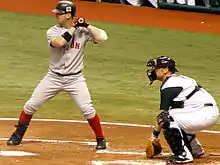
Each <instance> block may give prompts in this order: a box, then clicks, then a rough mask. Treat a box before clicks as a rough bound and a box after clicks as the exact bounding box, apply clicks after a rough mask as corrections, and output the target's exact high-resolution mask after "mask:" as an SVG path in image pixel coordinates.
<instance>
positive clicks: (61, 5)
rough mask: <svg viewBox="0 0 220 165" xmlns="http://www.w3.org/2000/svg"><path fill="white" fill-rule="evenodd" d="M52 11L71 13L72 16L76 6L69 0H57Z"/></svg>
mask: <svg viewBox="0 0 220 165" xmlns="http://www.w3.org/2000/svg"><path fill="white" fill-rule="evenodd" d="M52 12H54V13H56V14H66V13H71V15H72V17H74V16H75V13H76V6H75V5H74V4H73V2H70V1H59V2H58V3H57V6H56V9H53V10H52Z"/></svg>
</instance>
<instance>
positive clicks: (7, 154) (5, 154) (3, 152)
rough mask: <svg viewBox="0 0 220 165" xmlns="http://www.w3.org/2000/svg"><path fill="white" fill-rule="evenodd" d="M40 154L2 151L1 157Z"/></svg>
mask: <svg viewBox="0 0 220 165" xmlns="http://www.w3.org/2000/svg"><path fill="white" fill-rule="evenodd" d="M36 155H39V154H34V153H31V152H24V151H0V156H36Z"/></svg>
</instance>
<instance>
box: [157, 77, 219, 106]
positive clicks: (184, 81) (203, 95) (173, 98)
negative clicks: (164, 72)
mask: <svg viewBox="0 0 220 165" xmlns="http://www.w3.org/2000/svg"><path fill="white" fill-rule="evenodd" d="M160 96H161V102H160V109H161V110H169V109H173V108H183V107H184V108H186V107H189V108H197V107H199V106H201V105H204V104H206V103H211V104H213V105H214V106H215V105H216V102H215V100H214V98H213V97H212V96H211V95H210V94H209V93H208V92H207V91H206V90H205V89H203V88H201V87H200V86H199V85H198V84H197V82H196V81H195V80H194V79H192V78H189V77H187V76H183V75H175V74H173V75H171V76H170V77H168V78H167V79H166V80H165V81H164V82H163V84H162V85H161V88H160ZM189 96H190V97H189ZM188 97H189V98H188Z"/></svg>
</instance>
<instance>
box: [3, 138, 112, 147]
mask: <svg viewBox="0 0 220 165" xmlns="http://www.w3.org/2000/svg"><path fill="white" fill-rule="evenodd" d="M7 140H8V138H0V141H7ZM22 141H24V142H42V143H76V144H82V145H88V146H96V144H97V142H83V141H72V140H51V139H23V140H22ZM106 145H107V147H109V143H108V142H106Z"/></svg>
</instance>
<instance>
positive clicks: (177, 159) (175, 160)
mask: <svg viewBox="0 0 220 165" xmlns="http://www.w3.org/2000/svg"><path fill="white" fill-rule="evenodd" d="M192 162H193V159H189V158H186V157H183V156H181V155H173V156H170V157H169V158H168V159H167V161H166V165H172V164H186V163H192Z"/></svg>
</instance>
